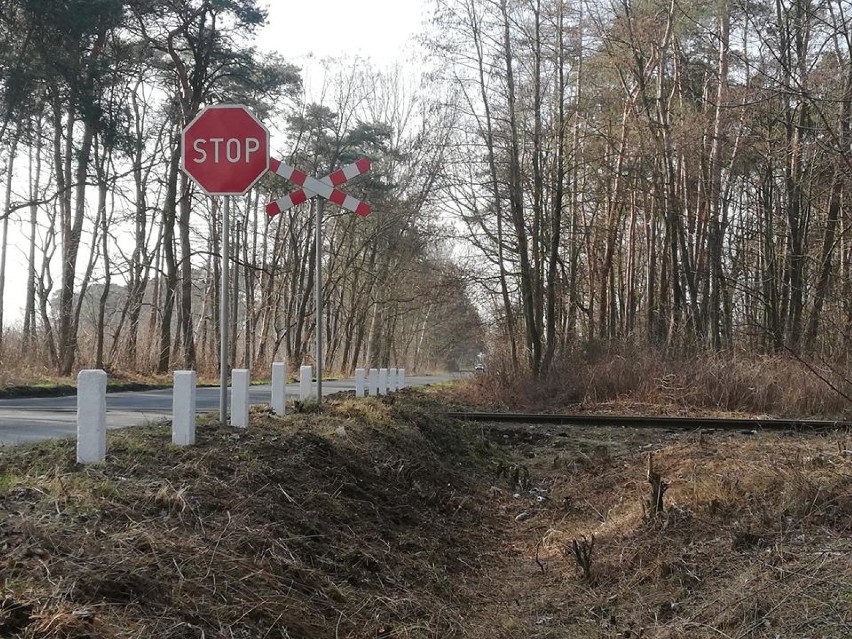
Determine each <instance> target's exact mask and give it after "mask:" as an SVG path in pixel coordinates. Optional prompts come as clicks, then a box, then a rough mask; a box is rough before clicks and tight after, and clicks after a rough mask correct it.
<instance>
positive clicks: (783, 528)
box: [472, 425, 852, 639]
mask: <svg viewBox="0 0 852 639" xmlns="http://www.w3.org/2000/svg"><path fill="white" fill-rule="evenodd" d="M565 434H570V436H569V437H564V436H563V435H565ZM490 436H491V437H493V438H494V439H495V440H497V441H503V442H510V444H509V445H511V446H512V447H513V448H514V452H515V454H516V455H518V456H519V457H522V458H525V459H527V464H528V466H529V468H530V470H531V473H532V476H533V479H534V481H533V484H532V486H531V488H530V490H529V491H526V492H523V493H518V492H517V490H516V489H515V488H511V489H509V490H507V488H509V487H508V486H502V487H500V490H497V489H494V491H493V493H494V494H495V495H496V496H497V499H498V504H499V505H498V508H499V509H500V510H502V512H503V513H504V517H505V519H506V521H507V524H506V527H507V530H509V531H513V533H514V534H510V535H509V536H508V538H507V539H505V540H504V542H503V543H504V548H505V550H504V556H505V557H507V559H506V560H505V563H504V565H503V566H502V568H501V574H502V579H501V580H500V581H499V583H495V584H494V590H493V592H494V599H493V601H492V602H491V604H490V605H488V606H486V607H484V608H483V609H482V610H481V611H479V614H478V615H477V617H476V620H474V621H473V623H474V624H475V623H479V624H481V625H482V627H483V631H482V632H481V633H474V634H472V636H474V637H482V638H483V639H484V638H485V637H505V638H507V639H508V638H510V637H529V638H550V637H553V638H556V637H558V638H560V639H598V638H600V639H603V638H607V639H615V638H620V639H625V638H633V639H635V638H638V637H642V638H645V639H648V638H654V639H661V638H668V639H676V638H677V639H680V638H683V637H690V638H693V637H695V638H705V637H706V638H708V639H709V638H711V637H712V638H719V637H728V638H731V639H733V638H737V639H757V638H761V639H763V638H766V639H793V638H802V637H811V638H817V637H821V638H825V639H828V638H829V637H831V638H836V637H848V636H852V612H850V603H852V567H850V564H849V561H848V553H849V551H850V550H852V544H850V537H852V459H851V458H850V455H849V452H848V451H847V450H846V448H845V444H844V443H843V442H842V440H839V439H825V438H819V437H802V436H795V437H793V436H779V435H759V436H753V435H752V436H744V435H723V434H706V435H703V436H698V435H697V434H687V435H680V436H678V435H674V434H671V433H665V432H662V431H656V432H653V431H651V432H649V431H642V432H639V431H631V430H624V429H618V430H615V429H599V430H595V431H592V432H588V431H587V432H580V433H578V432H577V431H566V430H563V429H559V428H553V427H549V428H546V429H542V430H540V431H539V432H538V436H537V437H535V438H533V439H531V438H530V433H529V431H525V432H523V433H521V432H517V431H515V430H513V429H511V428H507V427H503V426H498V425H494V427H493V430H491V434H490ZM650 450H653V451H654V459H655V469H656V470H657V471H658V472H660V474H661V475H662V477H663V478H664V480H665V481H666V482H667V483H668V484H669V490H668V491H667V492H666V493H665V513H664V514H663V515H662V516H660V517H658V518H651V519H649V518H648V517H647V516H646V512H645V508H644V507H643V502H644V501H645V500H647V499H648V493H649V484H648V482H647V457H648V454H649V453H648V451H650ZM520 512H523V513H525V514H526V516H525V517H523V518H521V520H520V521H516V519H517V518H518V513H520ZM592 538H594V551H593V553H592V555H591V561H590V576H584V574H583V573H584V570H582V569H581V567H580V566H578V562H577V560H576V557H575V556H574V555H575V553H574V552H573V551H574V547H575V546H576V545H581V544H582V543H583V540H584V539H585V540H586V542H587V547H588V545H589V544H588V541H589V540H591V539H592ZM486 629H487V630H486Z"/></svg>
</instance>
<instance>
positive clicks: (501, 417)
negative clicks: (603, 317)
mask: <svg viewBox="0 0 852 639" xmlns="http://www.w3.org/2000/svg"><path fill="white" fill-rule="evenodd" d="M444 414H445V415H446V416H447V417H449V418H452V419H459V420H464V421H470V422H510V423H516V424H525V423H526V424H558V425H563V426H625V427H633V428H669V429H680V430H697V429H701V428H706V429H716V430H771V431H785V430H786V431H789V430H795V431H828V430H843V429H852V422H845V421H831V420H816V419H772V418H763V417H755V418H736V419H730V418H722V417H672V416H659V417H655V416H648V415H640V416H624V415H600V414H594V415H557V414H547V413H483V412H467V411H452V412H447V413H444Z"/></svg>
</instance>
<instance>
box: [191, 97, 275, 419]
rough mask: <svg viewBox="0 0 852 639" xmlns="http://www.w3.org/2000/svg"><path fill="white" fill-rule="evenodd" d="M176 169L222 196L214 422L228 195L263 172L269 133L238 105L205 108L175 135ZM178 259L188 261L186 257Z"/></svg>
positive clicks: (224, 322)
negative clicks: (178, 155) (177, 145)
mask: <svg viewBox="0 0 852 639" xmlns="http://www.w3.org/2000/svg"><path fill="white" fill-rule="evenodd" d="M181 167H182V168H183V170H184V172H185V173H186V174H187V175H188V176H189V177H190V178H192V180H193V181H194V182H195V183H196V184H197V185H198V186H199V187H201V189H202V190H203V191H204V192H205V193H207V194H208V195H224V196H225V202H224V207H223V211H222V246H221V249H222V253H221V260H222V265H221V269H222V273H221V275H222V281H221V286H220V291H219V296H220V298H219V301H220V302H221V304H220V308H219V324H220V325H219V332H220V337H221V343H220V345H219V346H220V350H219V385H220V388H219V420H220V422H221V423H222V425H224V424H226V423H227V419H228V374H229V372H230V357H229V351H228V337H229V327H230V320H229V317H228V315H229V310H228V302H229V295H228V291H229V290H230V289H229V287H230V277H229V274H230V273H229V271H230V268H229V267H230V255H229V253H230V231H229V228H228V227H229V222H230V217H231V197H230V196H231V195H240V194H242V193H245V192H246V191H248V190H249V189H250V188H251V187H252V186H254V184H255V183H256V182H257V181H258V180H259V179H260V178H261V177H263V176H264V174H266V173H267V172H268V171H269V131H267V130H266V127H264V126H263V124H262V123H261V122H260V120H258V119H257V118H256V117H255V116H254V114H253V113H252V112H251V111H249V110H248V109H247V108H246V107H244V106H242V105H239V104H219V105H213V106H208V107H206V108H204V109H202V110H201V112H199V114H198V115H197V116H195V118H194V119H193V120H192V122H190V123H189V124H187V125H186V127H185V128H184V130H183V133H182V135H181ZM183 259H189V256H188V255H185V256H183Z"/></svg>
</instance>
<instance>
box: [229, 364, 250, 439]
mask: <svg viewBox="0 0 852 639" xmlns="http://www.w3.org/2000/svg"><path fill="white" fill-rule="evenodd" d="M249 388H251V371H249V370H248V369H245V368H235V369H234V370H233V371H231V426H234V427H236V428H248V425H249Z"/></svg>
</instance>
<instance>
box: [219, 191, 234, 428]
mask: <svg viewBox="0 0 852 639" xmlns="http://www.w3.org/2000/svg"><path fill="white" fill-rule="evenodd" d="M230 217H231V196H230V195H226V196H225V207H224V211H223V212H222V239H221V242H222V257H221V261H222V266H221V267H220V269H221V272H220V273H219V275H220V276H221V280H220V282H221V283H220V285H219V338H220V339H219V423H221V424H222V425H224V424H225V423H226V420H227V419H228V373H229V370H228V369H229V368H230V366H229V364H230V361H229V357H228V355H229V353H228V332H229V326H230V319H229V317H228V308H229V307H228V303H229V301H230V300H229V299H228V298H229V295H228V292H229V289H230V281H231V278H230V273H229V271H230V264H229V263H230V258H231V256H230V251H231V246H230V233H229V228H228V226H229V224H228V222H229V218H230Z"/></svg>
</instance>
